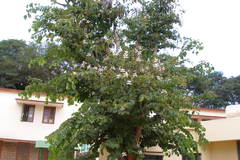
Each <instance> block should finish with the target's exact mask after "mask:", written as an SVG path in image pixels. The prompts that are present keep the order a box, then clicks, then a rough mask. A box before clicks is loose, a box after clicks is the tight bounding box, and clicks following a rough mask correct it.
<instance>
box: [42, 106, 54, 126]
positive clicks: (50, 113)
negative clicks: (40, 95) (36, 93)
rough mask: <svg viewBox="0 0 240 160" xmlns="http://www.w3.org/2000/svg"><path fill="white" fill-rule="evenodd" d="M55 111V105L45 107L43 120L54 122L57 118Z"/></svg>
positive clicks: (44, 121)
mask: <svg viewBox="0 0 240 160" xmlns="http://www.w3.org/2000/svg"><path fill="white" fill-rule="evenodd" d="M55 111H56V108H55V107H44V111H43V120H42V122H43V123H51V124H53V123H54V119H55Z"/></svg>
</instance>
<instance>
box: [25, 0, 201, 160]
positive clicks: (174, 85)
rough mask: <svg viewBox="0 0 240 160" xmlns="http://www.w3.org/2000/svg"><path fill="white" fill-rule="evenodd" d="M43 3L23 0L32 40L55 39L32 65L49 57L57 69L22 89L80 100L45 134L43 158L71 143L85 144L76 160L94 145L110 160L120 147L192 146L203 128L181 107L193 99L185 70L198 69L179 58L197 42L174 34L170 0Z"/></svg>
mask: <svg viewBox="0 0 240 160" xmlns="http://www.w3.org/2000/svg"><path fill="white" fill-rule="evenodd" d="M51 3H52V5H51V6H41V5H34V4H30V5H29V6H28V9H27V10H28V14H27V15H26V17H30V16H31V15H33V14H36V16H35V21H34V22H33V25H32V29H33V31H34V34H33V38H35V39H36V40H37V41H41V40H46V41H48V42H49V43H55V47H51V50H49V53H48V54H47V55H45V56H44V57H43V58H41V59H39V60H38V61H37V63H38V64H40V65H44V64H46V63H47V62H48V59H52V61H51V64H50V66H52V67H56V66H57V67H58V68H60V70H61V72H60V73H59V74H57V75H56V76H55V77H54V78H53V79H51V80H49V81H48V82H45V83H43V82H41V81H40V80H38V79H33V80H32V84H31V85H30V86H28V87H27V88H26V90H25V91H24V92H23V93H22V95H23V96H25V97H28V96H31V95H32V94H33V93H35V94H36V93H40V92H45V93H46V96H47V99H48V100H51V101H56V100H63V99H65V98H66V97H67V98H68V103H69V104H73V103H74V102H79V103H82V105H81V107H80V108H79V110H78V112H76V113H74V114H73V115H72V117H71V118H69V119H68V120H67V121H65V122H64V123H63V124H62V125H61V126H60V128H59V129H58V130H56V131H55V132H53V133H52V134H51V135H49V136H48V137H47V139H48V141H49V142H50V144H51V147H50V151H51V154H50V155H51V157H52V158H57V159H58V160H61V159H64V160H67V159H72V152H73V150H74V147H76V146H77V145H79V144H89V145H90V146H91V148H90V152H89V154H87V155H84V156H80V157H79V158H80V159H83V158H85V159H93V158H95V157H97V156H99V152H100V150H101V149H102V148H104V149H106V150H107V152H109V157H108V158H109V159H114V160H115V159H117V158H119V157H121V155H122V153H123V152H125V153H126V154H127V158H128V159H129V160H130V159H136V158H137V159H141V158H142V157H143V155H142V153H143V152H144V149H146V148H147V147H151V146H157V145H158V146H160V147H161V148H162V149H163V151H164V152H166V153H169V154H170V153H175V154H178V155H179V154H184V155H188V156H192V154H193V153H194V152H197V150H198V142H204V141H205V139H204V133H203V131H204V129H203V128H202V127H201V125H200V124H199V123H197V122H195V121H192V120H191V115H190V114H189V113H188V112H187V111H186V110H185V109H187V108H189V109H190V108H192V106H193V99H194V98H196V97H193V96H192V95H191V94H189V90H187V89H186V88H187V83H188V82H189V81H190V80H191V79H192V78H193V74H192V71H193V70H196V69H199V70H200V71H204V69H203V67H201V66H200V65H198V66H197V67H192V68H189V67H186V66H185V63H186V61H187V59H186V54H187V53H188V52H197V51H198V49H201V44H199V43H198V42H196V41H193V40H191V39H187V38H185V39H184V38H181V36H180V35H179V32H178V31H177V27H178V26H179V25H180V18H179V17H180V15H181V11H180V10H178V8H179V7H178V5H177V3H176V2H175V0H151V1H147V0H123V1H113V0H65V1H64V2H57V1H56V0H51ZM172 53H174V54H172ZM189 127H190V128H193V129H194V131H195V132H196V133H197V134H198V135H199V139H198V142H197V141H195V140H194V137H193V136H192V134H191V133H190V131H189V130H188V129H187V128H189ZM99 149H100V150H99Z"/></svg>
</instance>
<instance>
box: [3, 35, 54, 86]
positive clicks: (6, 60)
mask: <svg viewBox="0 0 240 160" xmlns="http://www.w3.org/2000/svg"><path fill="white" fill-rule="evenodd" d="M42 49H43V48H41V47H39V46H38V45H36V44H34V43H29V44H27V43H26V42H25V41H22V40H16V39H9V40H2V41H0V64H1V65H0V87H1V88H12V89H24V88H25V87H26V86H27V85H29V78H33V77H35V78H39V79H41V80H43V81H46V80H47V79H49V77H50V76H51V75H52V72H51V71H50V70H49V69H48V68H47V67H39V66H32V67H31V68H30V67H29V63H30V61H31V60H32V59H35V58H38V57H41V55H42V54H44V52H43V50H42Z"/></svg>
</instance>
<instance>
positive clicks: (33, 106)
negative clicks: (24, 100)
mask: <svg viewBox="0 0 240 160" xmlns="http://www.w3.org/2000/svg"><path fill="white" fill-rule="evenodd" d="M25 107H29V108H33V113H32V119H31V120H28V119H27V120H26V121H25V120H23V114H24V108H25ZM34 115H35V105H31V104H23V106H22V114H21V122H33V121H34ZM28 116H29V112H28Z"/></svg>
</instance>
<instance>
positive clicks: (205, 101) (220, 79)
mask: <svg viewBox="0 0 240 160" xmlns="http://www.w3.org/2000/svg"><path fill="white" fill-rule="evenodd" d="M226 81H227V78H226V77H224V76H223V73H222V72H216V71H214V72H210V73H208V74H201V73H198V72H195V78H194V79H193V80H192V81H191V82H190V83H189V85H188V89H189V90H191V92H192V93H193V94H194V95H199V96H200V95H206V94H208V95H209V96H205V97H202V98H201V99H198V100H197V101H195V105H196V106H199V107H202V108H215V109H216V108H220V109H221V108H224V107H225V106H227V105H228V101H229V100H228V97H229V95H228V94H229V92H228V91H227V90H226V87H225V85H224V84H225V83H226Z"/></svg>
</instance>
